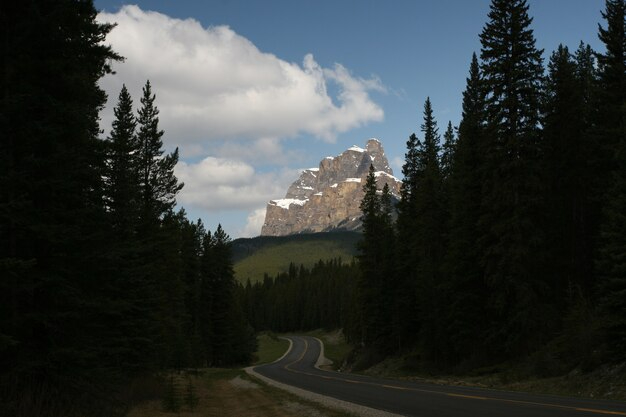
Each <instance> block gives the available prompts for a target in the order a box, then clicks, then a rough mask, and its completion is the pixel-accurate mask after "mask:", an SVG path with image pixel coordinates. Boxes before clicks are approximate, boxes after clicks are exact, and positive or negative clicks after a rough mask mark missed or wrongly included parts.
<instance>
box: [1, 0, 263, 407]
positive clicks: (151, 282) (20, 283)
mask: <svg viewBox="0 0 626 417" xmlns="http://www.w3.org/2000/svg"><path fill="white" fill-rule="evenodd" d="M95 19H96V10H95V9H94V6H93V4H92V2H91V1H74V0H58V1H54V2H50V1H39V0H25V1H21V2H14V3H11V4H7V5H5V6H3V7H2V8H1V9H0V20H1V21H2V23H3V38H2V56H3V64H2V66H1V67H0V68H1V71H2V77H0V82H1V83H2V89H1V90H0V91H2V93H1V94H2V100H0V130H1V131H2V140H1V141H0V415H2V416H24V417H30V416H39V417H46V416H63V417H71V416H107V417H109V416H115V415H121V414H124V412H125V408H126V407H127V405H128V401H129V398H130V396H132V390H131V389H130V387H131V381H132V380H133V379H135V378H139V377H141V376H144V375H146V374H153V373H154V372H156V371H159V370H163V369H171V368H182V367H195V366H212V365H219V366H222V365H230V364H235V363H245V362H247V361H248V360H249V358H250V357H251V354H252V352H254V350H255V340H256V339H255V337H254V334H253V333H252V329H251V327H250V326H249V325H248V324H247V323H246V322H245V319H244V316H243V313H242V310H241V308H240V307H239V305H238V303H237V302H236V301H237V298H236V297H235V295H236V294H235V283H234V278H233V270H232V261H231V249H230V244H229V238H228V236H227V235H226V233H225V232H224V231H223V230H222V229H221V227H218V228H217V230H216V231H215V233H213V234H211V233H210V232H208V231H206V230H205V229H204V227H203V226H202V224H201V223H200V222H197V223H192V222H190V221H189V220H187V218H186V216H185V213H184V211H183V210H181V211H179V212H178V213H175V212H174V211H173V208H174V206H175V197H176V194H177V193H178V191H179V190H180V189H181V187H182V184H180V183H178V181H177V179H176V177H175V176H174V173H173V168H174V166H175V164H176V162H177V161H178V150H176V151H174V152H173V153H170V154H164V151H163V149H162V147H163V144H162V135H163V131H162V130H160V129H159V118H158V114H159V112H158V109H157V107H156V106H155V96H154V95H153V94H152V91H151V86H150V84H149V83H146V85H145V87H144V90H143V96H142V97H141V104H140V106H139V109H138V112H137V115H135V113H134V111H133V103H132V100H131V97H130V95H129V94H128V91H127V90H126V88H125V87H124V88H123V89H122V91H121V93H120V95H119V100H118V103H117V106H116V107H115V119H114V121H113V126H112V128H111V130H110V134H109V135H108V137H107V139H106V140H104V141H103V140H101V139H99V134H100V127H99V124H98V122H99V119H98V113H99V111H100V110H101V109H102V107H103V105H104V103H105V100H106V96H105V94H104V92H103V91H102V90H101V89H100V88H99V86H98V82H99V79H100V78H101V77H102V76H103V75H104V74H107V73H110V72H111V67H110V65H111V62H113V61H117V60H119V59H120V57H119V56H118V55H117V54H116V53H115V52H114V51H112V50H111V49H110V47H108V46H106V45H105V43H104V41H105V37H106V34H107V33H108V32H109V31H110V30H111V28H112V26H111V25H108V24H100V23H97V22H96V20H95ZM139 390H141V387H139Z"/></svg>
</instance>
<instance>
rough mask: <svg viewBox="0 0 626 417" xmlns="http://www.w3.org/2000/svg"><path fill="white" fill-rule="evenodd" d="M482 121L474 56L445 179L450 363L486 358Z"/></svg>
mask: <svg viewBox="0 0 626 417" xmlns="http://www.w3.org/2000/svg"><path fill="white" fill-rule="evenodd" d="M484 119H485V97H484V88H483V84H482V80H481V75H480V68H479V65H478V59H477V57H476V54H473V55H472V61H471V65H470V70H469V77H468V78H467V79H466V87H465V91H464V92H463V113H462V119H461V122H460V124H459V137H458V141H457V143H456V147H455V153H454V158H453V161H452V166H453V168H452V173H451V177H450V179H449V190H450V197H449V203H450V232H449V249H448V253H447V258H446V274H447V275H448V277H449V280H450V281H451V282H450V284H449V291H450V299H449V300H450V301H449V309H448V314H447V316H446V317H447V322H448V324H447V325H446V331H447V333H448V339H449V342H448V343H447V344H446V347H445V348H444V349H443V352H444V354H445V355H446V356H447V357H448V361H449V362H450V364H455V363H457V362H460V361H461V360H462V359H468V360H471V361H474V363H477V362H478V361H480V360H481V359H483V360H484V353H485V349H484V347H483V343H484V334H485V328H486V327H487V325H488V323H489V321H488V320H487V315H486V313H485V306H486V304H487V295H488V292H487V289H486V287H485V284H484V282H483V279H482V278H483V272H482V268H480V258H481V256H480V251H479V248H478V245H477V242H476V237H477V235H478V222H479V218H480V215H481V197H482V175H481V169H482V168H483V158H482V156H483V149H482V146H483V145H482V144H483V141H484V134H485V133H484V129H485V127H484Z"/></svg>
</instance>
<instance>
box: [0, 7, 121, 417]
mask: <svg viewBox="0 0 626 417" xmlns="http://www.w3.org/2000/svg"><path fill="white" fill-rule="evenodd" d="M96 15H97V12H96V10H95V8H94V6H93V3H92V2H91V1H81V2H76V1H69V0H66V1H56V2H47V1H38V0H27V1H23V2H15V3H11V4H6V5H3V6H2V8H0V20H1V21H2V22H3V29H2V30H3V35H2V46H0V48H2V57H3V64H2V66H1V69H0V71H1V77H0V83H1V85H2V88H1V89H0V91H2V92H1V93H0V94H1V95H2V99H1V100H0V128H1V129H2V132H3V133H2V135H3V136H2V140H0V277H2V278H1V279H0V368H1V369H2V373H1V375H0V414H2V415H11V416H32V415H40V416H60V415H63V416H75V415H92V416H100V415H107V416H111V415H115V414H117V413H119V412H120V409H119V408H117V406H118V405H119V404H115V398H114V397H113V394H112V393H111V391H110V390H109V389H110V388H111V384H113V383H115V382H116V381H115V379H113V376H114V375H113V374H114V370H115V363H114V361H112V360H111V358H110V357H109V356H108V355H107V352H106V351H105V349H104V348H103V347H102V345H103V341H105V340H106V337H107V335H106V333H105V332H102V331H101V330H102V329H101V328H100V327H99V326H100V325H101V324H102V322H101V317H102V313H103V311H104V309H105V308H106V307H107V306H108V305H107V304H108V300H107V297H106V295H105V294H103V293H102V292H101V289H100V283H101V282H103V281H105V280H106V279H107V278H108V277H107V276H106V269H105V268H102V267H101V266H102V265H103V264H105V263H106V262H105V260H106V259H105V255H104V254H105V253H106V246H107V241H108V237H107V233H108V231H107V227H106V218H105V211H104V205H103V203H102V181H101V177H102V175H103V166H102V165H103V164H102V161H103V158H102V156H103V153H102V147H101V142H100V141H99V140H98V137H97V136H98V133H99V127H98V113H99V111H100V110H101V109H102V107H103V105H104V103H105V101H106V96H105V93H104V91H102V90H101V89H100V87H99V85H98V83H99V79H100V78H101V77H102V76H103V75H105V74H106V73H109V72H110V64H111V63H112V62H113V61H115V60H117V59H119V56H118V55H117V54H115V53H114V52H113V51H112V50H111V48H110V47H109V46H106V44H105V42H104V40H105V37H106V34H107V33H108V32H109V31H110V30H111V28H112V26H111V25H109V24H101V23H98V22H97V21H96ZM34 399H36V401H33V400H34Z"/></svg>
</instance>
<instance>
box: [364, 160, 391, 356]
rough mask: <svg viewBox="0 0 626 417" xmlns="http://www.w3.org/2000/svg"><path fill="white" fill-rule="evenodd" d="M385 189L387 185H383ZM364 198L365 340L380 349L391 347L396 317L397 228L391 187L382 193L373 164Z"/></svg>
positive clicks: (368, 345)
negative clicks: (392, 323)
mask: <svg viewBox="0 0 626 417" xmlns="http://www.w3.org/2000/svg"><path fill="white" fill-rule="evenodd" d="M383 188H384V187H383ZM363 192H364V196H363V199H362V200H361V205H360V208H361V211H362V213H363V216H362V217H361V218H362V221H363V238H362V240H361V241H360V243H359V252H360V254H359V265H360V269H361V276H360V279H359V281H358V283H357V292H358V303H359V310H360V311H359V313H360V318H361V325H360V328H361V332H362V333H361V340H360V342H361V343H362V344H363V345H364V346H367V347H371V348H373V349H374V350H377V351H379V352H385V351H388V350H389V349H390V343H393V341H391V340H390V337H389V336H390V334H389V333H390V330H391V329H389V326H388V324H389V323H390V322H391V317H392V303H393V298H392V295H393V292H392V291H393V287H392V286H391V285H390V284H391V283H392V282H393V281H392V280H393V272H394V271H395V265H394V264H393V254H392V251H393V245H391V246H389V245H390V243H391V241H392V240H393V239H394V238H393V228H392V225H391V222H390V216H391V213H390V210H391V208H390V206H391V197H390V194H389V188H388V187H387V189H386V191H383V194H382V196H379V195H378V188H377V183H376V175H375V169H374V166H373V165H370V169H369V173H368V175H367V178H366V181H365V184H364V185H363Z"/></svg>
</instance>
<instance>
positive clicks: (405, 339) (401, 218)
mask: <svg viewBox="0 0 626 417" xmlns="http://www.w3.org/2000/svg"><path fill="white" fill-rule="evenodd" d="M421 146H422V144H421V142H420V141H419V139H418V138H417V135H415V133H412V134H411V135H410V136H409V139H408V140H407V142H406V147H407V151H406V153H405V155H404V164H403V166H402V174H403V175H404V177H403V178H402V186H401V188H400V201H399V202H398V205H397V210H398V218H397V221H396V230H397V237H398V245H397V247H398V248H402V250H403V253H402V254H401V253H398V256H397V260H398V262H397V273H396V285H395V288H396V302H395V304H396V310H397V313H396V315H397V319H396V320H394V322H393V323H394V334H395V335H396V337H397V339H398V348H399V349H406V348H408V347H411V346H412V345H413V344H414V343H415V342H416V340H417V335H418V329H419V319H418V312H417V289H416V283H417V277H416V274H417V271H416V268H415V260H416V259H417V250H418V247H417V241H416V239H415V235H416V221H415V219H416V217H415V211H416V202H417V198H416V195H417V187H418V181H419V179H420V178H421V176H422V169H421V167H420V165H419V164H420V161H419V151H420V149H421Z"/></svg>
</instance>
